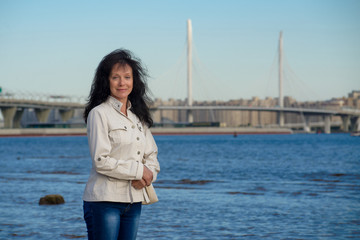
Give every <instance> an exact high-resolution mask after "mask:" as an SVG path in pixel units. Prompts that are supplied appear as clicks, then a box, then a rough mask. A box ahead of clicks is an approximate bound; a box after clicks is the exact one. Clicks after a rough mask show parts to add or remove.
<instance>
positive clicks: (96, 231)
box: [84, 201, 141, 240]
mask: <svg viewBox="0 0 360 240" xmlns="http://www.w3.org/2000/svg"><path fill="white" fill-rule="evenodd" d="M140 214H141V202H138V203H132V204H131V203H118V202H86V201H84V219H85V222H86V227H87V230H88V239H89V240H121V239H123V240H128V239H129V240H131V239H136V234H137V230H138V227H139V221H140Z"/></svg>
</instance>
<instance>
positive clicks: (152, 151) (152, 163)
mask: <svg viewBox="0 0 360 240" xmlns="http://www.w3.org/2000/svg"><path fill="white" fill-rule="evenodd" d="M144 129H145V139H146V145H145V152H144V159H143V163H144V164H145V166H146V167H148V168H149V169H150V170H151V171H152V173H153V182H155V181H156V178H157V174H158V173H159V172H160V164H159V161H158V159H157V155H158V148H157V146H156V143H155V140H154V137H153V135H152V134H151V132H150V129H149V128H148V127H146V126H145V127H144Z"/></svg>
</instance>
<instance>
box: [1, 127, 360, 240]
mask: <svg viewBox="0 0 360 240" xmlns="http://www.w3.org/2000/svg"><path fill="white" fill-rule="evenodd" d="M155 139H156V142H157V144H158V147H159V150H160V153H159V161H160V163H161V173H160V174H159V176H158V181H157V183H156V184H155V187H156V189H157V193H158V196H159V199H160V201H159V202H158V203H156V204H153V205H150V206H144V207H143V214H142V218H141V226H140V230H139V233H138V239H349V238H360V194H359V193H360V138H358V137H351V136H349V135H347V134H331V135H286V136H283V135H250V136H246V135H244V136H242V135H239V136H238V137H237V138H234V137H233V136H156V137H155ZM89 168H90V160H89V153H88V146H87V139H86V137H39V138H37V137H31V138H0V239H30V240H31V239H75V238H76V239H86V227H85V223H84V221H83V219H82V200H81V197H82V192H83V188H84V185H85V183H86V180H87V177H88V174H89ZM47 194H61V195H62V196H63V197H64V198H65V201H66V203H65V204H62V205H56V206H43V205H42V206H40V205H38V201H39V199H40V197H42V196H45V195H47Z"/></svg>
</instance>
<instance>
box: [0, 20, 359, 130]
mask: <svg viewBox="0 0 360 240" xmlns="http://www.w3.org/2000/svg"><path fill="white" fill-rule="evenodd" d="M187 43H188V49H187V53H188V54H187V58H188V64H187V66H188V72H187V78H188V79H187V83H188V95H187V103H186V105H185V106H161V105H160V106H159V105H155V106H153V107H152V108H151V111H152V112H153V113H155V112H158V113H160V121H162V120H161V119H163V117H162V113H163V112H164V111H178V112H184V111H185V112H186V121H187V122H188V123H192V122H194V116H193V113H194V112H195V111H209V112H211V113H213V112H214V111H236V112H237V111H240V112H259V113H260V112H273V113H276V115H277V124H278V126H280V127H286V126H289V123H285V115H286V114H290V113H291V114H298V115H299V116H301V117H302V118H303V119H304V121H303V127H304V129H305V130H306V131H309V129H310V120H309V119H310V117H312V116H320V117H322V119H323V124H322V126H323V128H324V132H325V133H330V132H331V126H332V124H333V123H332V117H333V116H339V117H340V118H341V122H342V123H341V128H342V130H343V131H345V132H348V131H355V130H359V125H360V120H359V119H360V110H359V109H349V108H336V109H322V108H301V107H285V106H284V97H283V89H282V85H283V77H282V76H283V74H282V73H283V69H282V61H283V60H282V59H283V57H282V33H280V38H279V98H278V104H276V105H277V106H274V107H262V106H216V105H213V106H197V105H194V104H193V100H192V27H191V21H190V20H188V41H187ZM31 95H32V94H30V97H29V96H27V95H21V94H7V93H6V92H5V93H0V109H1V113H2V115H3V118H4V127H5V128H20V127H21V123H20V122H21V118H22V115H23V112H24V110H25V109H32V110H33V111H34V112H35V115H36V118H37V120H38V121H39V122H40V123H46V122H47V120H48V117H49V114H50V112H51V110H53V109H56V110H57V111H58V112H59V114H60V116H61V121H62V122H66V121H68V120H69V119H71V118H72V117H73V115H74V111H75V110H76V109H80V110H82V109H84V104H83V103H81V101H80V98H79V99H77V100H76V99H75V100H74V98H71V97H65V96H46V97H43V98H41V97H40V98H38V96H36V95H35V96H31ZM24 96H25V98H24ZM213 120H214V119H213Z"/></svg>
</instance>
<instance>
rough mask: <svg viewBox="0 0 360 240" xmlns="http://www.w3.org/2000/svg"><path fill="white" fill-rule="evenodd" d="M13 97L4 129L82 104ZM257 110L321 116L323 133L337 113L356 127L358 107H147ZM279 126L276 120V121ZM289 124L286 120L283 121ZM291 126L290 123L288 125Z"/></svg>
mask: <svg viewBox="0 0 360 240" xmlns="http://www.w3.org/2000/svg"><path fill="white" fill-rule="evenodd" d="M16 97H19V96H15V97H13V96H12V97H9V96H7V97H4V96H2V95H0V109H1V112H2V115H3V118H4V127H5V128H20V127H21V126H20V120H21V117H22V114H23V112H24V110H25V109H33V110H34V112H35V114H36V117H37V119H38V121H39V122H40V123H46V122H47V120H48V117H49V114H50V112H51V110H52V109H56V110H58V111H59V113H60V116H61V120H62V122H66V121H68V120H69V119H71V118H72V117H73V115H74V111H75V110H76V109H80V110H83V109H84V107H85V105H84V104H83V103H80V102H73V101H66V100H64V99H63V98H55V99H53V98H51V97H48V98H47V99H43V100H33V99H24V98H22V99H21V98H20V99H19V98H16ZM167 110H173V111H186V112H188V111H192V112H194V111H196V110H205V111H257V112H276V113H277V114H281V113H295V114H299V115H303V116H304V118H305V120H306V121H305V123H304V124H303V127H304V129H307V128H310V125H311V123H310V121H309V117H310V116H323V119H324V124H323V127H324V132H325V133H330V132H331V125H332V124H334V123H332V122H331V117H332V116H340V117H341V119H342V124H341V126H342V129H343V130H344V131H345V132H347V131H353V130H356V129H358V128H359V119H360V109H349V108H339V109H312V108H292V107H280V106H276V107H258V106H196V105H193V106H154V107H152V108H151V111H152V112H156V111H160V112H161V111H167ZM278 124H279V125H280V123H278ZM287 124H288V125H287V126H290V125H289V124H290V123H287ZM292 125H293V126H295V125H296V124H295V125H294V124H292ZM283 126H284V125H283Z"/></svg>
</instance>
